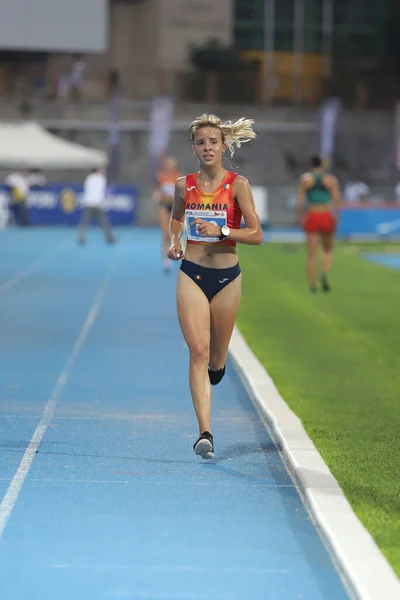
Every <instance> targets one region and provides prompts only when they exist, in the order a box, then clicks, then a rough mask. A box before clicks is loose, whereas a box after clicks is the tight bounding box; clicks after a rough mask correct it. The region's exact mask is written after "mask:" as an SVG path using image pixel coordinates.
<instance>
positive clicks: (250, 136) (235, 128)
mask: <svg viewBox="0 0 400 600" xmlns="http://www.w3.org/2000/svg"><path fill="white" fill-rule="evenodd" d="M253 123H254V121H253V119H245V118H243V117H242V118H241V119H238V120H237V121H226V122H225V123H222V121H221V119H220V118H219V117H217V116H216V115H213V114H207V113H203V114H202V115H200V117H197V118H196V119H195V120H194V121H193V122H192V123H191V124H190V127H189V136H190V139H191V140H192V142H193V141H194V135H195V133H196V131H197V130H198V129H200V128H201V127H216V128H217V129H219V130H220V131H221V135H222V141H223V142H224V143H226V145H227V147H228V150H229V152H230V153H231V157H232V156H233V154H234V152H235V146H236V148H240V146H241V145H242V144H244V143H246V142H249V141H250V140H254V138H255V137H256V133H255V131H253Z"/></svg>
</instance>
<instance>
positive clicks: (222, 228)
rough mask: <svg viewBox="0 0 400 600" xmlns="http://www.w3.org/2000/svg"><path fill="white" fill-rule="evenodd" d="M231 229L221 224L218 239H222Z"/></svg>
mask: <svg viewBox="0 0 400 600" xmlns="http://www.w3.org/2000/svg"><path fill="white" fill-rule="evenodd" d="M230 232H231V230H230V229H229V227H228V226H227V225H223V226H222V227H221V233H220V235H219V236H218V239H219V240H224V239H225V238H227V237H228V235H229V234H230Z"/></svg>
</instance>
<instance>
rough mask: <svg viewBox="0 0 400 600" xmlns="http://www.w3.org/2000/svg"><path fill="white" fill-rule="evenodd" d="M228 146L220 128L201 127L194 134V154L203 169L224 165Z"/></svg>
mask: <svg viewBox="0 0 400 600" xmlns="http://www.w3.org/2000/svg"><path fill="white" fill-rule="evenodd" d="M225 149H226V144H224V143H223V141H222V133H221V130H220V129H218V127H200V128H199V129H197V131H196V132H195V134H194V139H193V152H194V154H195V155H196V156H197V158H198V160H199V162H200V165H201V166H203V167H208V168H209V167H215V166H217V165H220V164H221V163H222V156H223V154H224V152H225Z"/></svg>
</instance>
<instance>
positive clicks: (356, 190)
mask: <svg viewBox="0 0 400 600" xmlns="http://www.w3.org/2000/svg"><path fill="white" fill-rule="evenodd" d="M368 194H369V187H368V185H367V184H366V183H364V182H363V181H361V179H358V180H356V181H349V182H348V183H347V184H346V186H345V188H344V190H343V197H344V199H345V202H349V203H351V204H357V203H358V202H363V201H365V200H366V199H367V197H368Z"/></svg>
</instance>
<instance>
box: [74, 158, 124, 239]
mask: <svg viewBox="0 0 400 600" xmlns="http://www.w3.org/2000/svg"><path fill="white" fill-rule="evenodd" d="M106 193H107V178H106V175H105V169H104V168H103V167H99V168H98V169H94V170H93V172H92V173H91V174H90V175H88V176H87V177H86V179H85V181H84V184H83V196H82V206H83V215H82V219H81V222H80V224H79V231H78V244H80V245H81V246H82V245H83V244H85V242H86V232H87V227H88V225H89V223H90V221H91V220H92V219H93V218H94V219H96V220H97V221H98V222H99V223H100V225H101V228H102V229H103V231H104V235H105V237H106V240H107V242H108V243H109V244H114V243H115V238H114V236H113V234H112V231H111V227H110V223H109V221H108V218H107V215H106V214H105V211H104V201H105V199H106Z"/></svg>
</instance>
